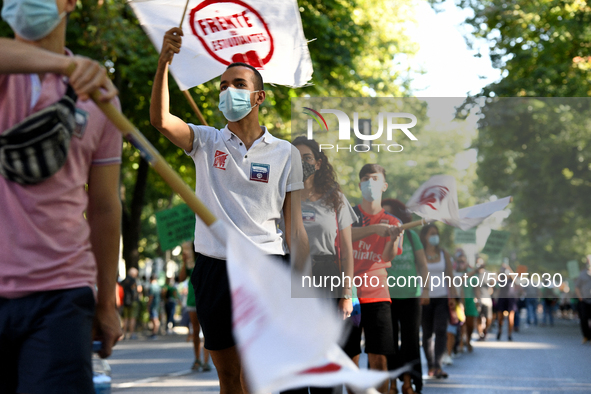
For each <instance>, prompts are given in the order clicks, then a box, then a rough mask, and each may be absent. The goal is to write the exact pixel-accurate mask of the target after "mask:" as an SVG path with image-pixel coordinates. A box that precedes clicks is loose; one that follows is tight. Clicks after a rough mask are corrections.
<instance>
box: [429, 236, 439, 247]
mask: <svg viewBox="0 0 591 394" xmlns="http://www.w3.org/2000/svg"><path fill="white" fill-rule="evenodd" d="M429 243H430V244H431V245H433V246H437V245H439V235H432V236H430V237H429Z"/></svg>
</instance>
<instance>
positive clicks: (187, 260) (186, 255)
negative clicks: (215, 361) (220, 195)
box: [179, 241, 211, 372]
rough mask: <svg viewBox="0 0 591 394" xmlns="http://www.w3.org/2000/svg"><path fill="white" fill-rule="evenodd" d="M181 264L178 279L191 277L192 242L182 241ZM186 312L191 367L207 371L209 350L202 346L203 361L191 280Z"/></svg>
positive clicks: (199, 327) (208, 367)
mask: <svg viewBox="0 0 591 394" xmlns="http://www.w3.org/2000/svg"><path fill="white" fill-rule="evenodd" d="M182 248H183V254H182V264H181V270H180V272H179V281H181V282H182V281H183V280H185V279H187V278H191V274H192V273H193V269H194V268H195V251H194V248H193V242H190V241H189V242H184V243H183V244H182ZM187 282H188V283H187V288H188V293H187V312H188V313H189V320H190V322H191V326H192V328H193V331H192V332H189V336H190V337H191V340H192V341H193V353H194V354H195V361H193V364H192V365H191V369H192V370H195V371H203V372H208V371H210V370H211V366H210V365H209V350H207V349H205V348H203V361H202V360H201V347H202V346H201V338H200V337H199V332H200V331H201V326H200V324H199V319H198V318H197V308H196V306H195V291H194V290H193V284H192V283H191V281H190V280H189V281H187Z"/></svg>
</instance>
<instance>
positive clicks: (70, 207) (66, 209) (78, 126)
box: [0, 0, 122, 393]
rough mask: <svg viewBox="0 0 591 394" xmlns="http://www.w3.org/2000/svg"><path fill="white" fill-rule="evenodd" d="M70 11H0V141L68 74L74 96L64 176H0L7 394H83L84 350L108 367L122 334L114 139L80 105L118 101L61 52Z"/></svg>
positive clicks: (8, 6) (51, 99)
mask: <svg viewBox="0 0 591 394" xmlns="http://www.w3.org/2000/svg"><path fill="white" fill-rule="evenodd" d="M75 7H76V0H56V1H55V2H52V1H47V0H45V1H42V0H37V1H34V0H30V1H26V2H24V1H16V0H4V1H3V6H2V19H4V20H5V21H6V22H8V24H9V25H10V26H11V28H12V29H13V31H14V33H15V39H14V40H13V39H6V38H0V51H1V53H2V61H1V62H0V137H6V136H7V135H8V134H6V132H7V131H9V129H11V128H13V127H14V126H15V125H18V124H19V123H20V122H22V121H23V120H24V119H25V118H27V117H29V116H30V115H32V114H35V113H38V112H39V111H40V110H42V109H44V108H46V107H47V106H49V105H52V104H54V103H56V102H57V101H58V100H61V99H62V97H64V93H65V92H66V89H67V83H66V82H65V78H64V74H66V70H67V69H68V67H69V66H70V65H72V64H74V65H76V69H75V71H74V72H73V74H72V75H71V77H70V78H69V84H70V86H71V87H72V88H73V90H74V92H75V93H76V94H77V96H78V100H77V101H76V102H75V106H76V108H75V116H74V114H70V115H71V116H70V118H71V119H74V118H75V127H74V130H73V133H72V136H71V140H70V145H69V150H68V154H67V158H66V160H65V163H64V164H63V166H62V167H61V168H60V169H59V170H57V172H55V173H54V174H53V175H51V176H50V177H49V178H47V179H45V180H43V181H41V182H39V183H36V184H21V183H18V182H16V181H13V180H9V179H8V178H5V177H3V176H0V202H1V203H0V222H1V223H2V225H1V226H0V349H1V353H2V357H0V381H2V387H3V389H2V390H4V391H6V392H19V393H24V392H26V393H35V392H48V391H52V392H54V391H55V392H57V391H59V392H60V393H94V388H93V383H92V368H91V352H92V342H91V339H95V340H100V341H101V342H102V344H103V347H102V350H101V352H100V353H99V354H100V355H101V356H102V357H107V356H109V355H110V353H111V349H112V346H113V345H114V344H115V343H116V342H117V340H118V338H119V337H120V336H121V334H122V333H121V326H120V321H119V315H118V313H117V309H116V296H115V294H116V291H115V289H116V278H117V265H118V255H119V238H120V223H121V202H120V198H119V191H118V189H119V170H120V162H121V134H120V133H119V132H118V131H117V130H116V128H115V127H114V126H113V125H112V124H111V123H110V122H109V121H108V120H107V119H106V117H105V116H104V115H103V114H102V113H101V112H100V110H99V109H98V107H97V106H96V105H95V104H94V103H92V102H91V101H90V100H88V98H89V95H90V93H92V92H94V91H95V90H97V89H99V88H100V89H102V91H101V100H104V101H109V100H112V99H114V98H115V96H116V95H117V90H116V89H115V87H114V86H113V85H112V83H111V81H110V80H109V78H108V76H107V73H106V70H105V69H104V67H101V66H100V65H99V64H98V63H97V62H95V61H92V60H90V59H88V58H84V57H78V56H73V55H72V54H71V52H69V51H68V50H67V49H66V48H65V32H66V19H67V17H65V16H66V14H67V13H69V12H71V11H73V10H74V9H75ZM116 104H117V105H118V101H117V102H116ZM72 112H73V111H72ZM72 124H73V123H72ZM2 140H6V138H0V142H1V141H2ZM0 149H1V144H0ZM0 152H1V151H0ZM0 156H2V154H1V153H0ZM3 159H4V157H3V156H2V160H3ZM56 390H57V391H56Z"/></svg>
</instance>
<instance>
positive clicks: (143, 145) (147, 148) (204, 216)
mask: <svg viewBox="0 0 591 394" xmlns="http://www.w3.org/2000/svg"><path fill="white" fill-rule="evenodd" d="M75 68H76V63H71V64H70V66H69V67H68V69H67V70H66V75H68V76H70V75H72V73H73V72H74V69H75ZM90 97H91V98H92V101H94V102H95V104H96V105H97V107H99V109H100V110H101V111H103V113H104V114H105V116H106V117H107V118H108V119H109V120H110V121H111V123H113V124H114V125H115V127H117V129H118V130H119V131H120V132H121V134H123V136H124V137H125V138H126V139H127V140H128V141H129V142H130V143H131V144H132V145H133V146H135V147H136V148H137V149H138V150H139V151H140V154H141V155H142V157H143V158H144V159H145V160H146V161H147V162H148V163H150V165H151V166H152V167H154V170H156V172H157V173H158V174H160V176H161V177H162V179H164V181H165V182H166V183H168V185H169V186H170V187H171V188H172V190H174V191H175V192H177V193H178V195H179V196H180V197H181V198H182V199H183V200H184V201H185V202H186V203H187V205H188V206H189V208H191V210H192V211H193V212H195V214H196V215H197V216H199V218H200V219H201V220H203V222H204V223H205V224H206V225H207V226H208V227H210V226H211V225H212V224H214V223H215V222H216V221H217V218H216V217H215V216H214V215H213V213H211V211H210V210H209V209H207V207H206V206H205V205H203V203H202V202H201V201H200V200H199V199H198V198H197V197H196V196H195V192H194V191H193V190H192V189H191V188H190V187H189V186H188V185H187V184H186V183H185V182H184V181H183V179H182V178H181V177H180V175H179V174H177V173H176V171H174V170H173V169H172V168H171V167H170V165H168V163H167V162H166V160H165V159H164V157H162V155H161V154H160V153H159V152H158V151H157V150H156V148H154V146H152V144H151V143H150V141H148V140H147V139H146V137H144V135H143V134H142V133H140V131H139V130H138V129H136V128H135V126H134V125H133V124H132V123H131V122H130V121H129V119H127V118H126V117H125V115H123V114H122V113H121V112H119V111H118V110H117V109H116V108H115V107H114V106H113V104H111V103H110V102H103V101H101V99H100V98H101V92H100V90H99V89H97V90H96V91H94V93H92V94H91V95H90Z"/></svg>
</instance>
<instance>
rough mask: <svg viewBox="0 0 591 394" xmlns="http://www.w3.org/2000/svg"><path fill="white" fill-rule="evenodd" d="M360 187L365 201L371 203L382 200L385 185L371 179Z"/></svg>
mask: <svg viewBox="0 0 591 394" xmlns="http://www.w3.org/2000/svg"><path fill="white" fill-rule="evenodd" d="M359 186H360V188H361V195H362V196H363V198H364V199H365V200H367V201H369V202H371V201H375V200H379V199H381V198H382V186H383V184H382V183H381V182H378V181H374V180H373V179H370V180H368V181H363V182H361V184H360V185H359Z"/></svg>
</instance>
